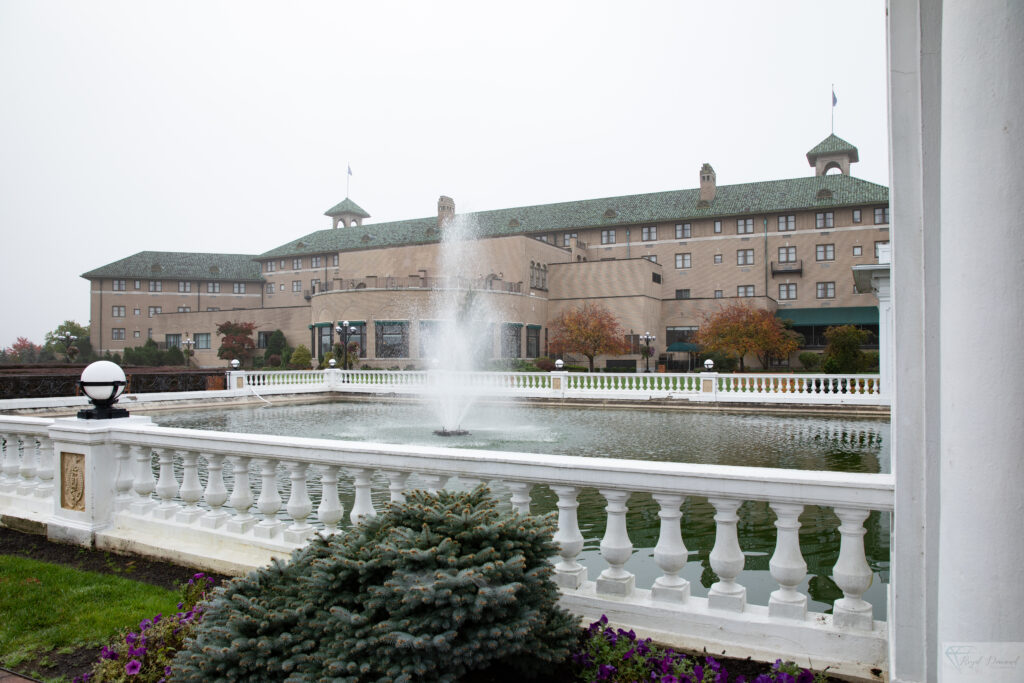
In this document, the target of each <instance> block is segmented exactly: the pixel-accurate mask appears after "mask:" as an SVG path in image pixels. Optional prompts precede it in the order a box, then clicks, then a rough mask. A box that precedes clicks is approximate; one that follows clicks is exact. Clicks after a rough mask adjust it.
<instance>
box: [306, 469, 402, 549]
mask: <svg viewBox="0 0 1024 683" xmlns="http://www.w3.org/2000/svg"><path fill="white" fill-rule="evenodd" d="M339 469H340V468H339V467H338V465H321V466H320V473H321V474H320V487H321V488H320V505H319V506H317V509H316V516H317V518H318V519H319V520H320V522H321V523H322V524H323V525H324V533H325V534H333V533H337V532H338V531H339V529H338V522H340V521H341V518H342V516H343V515H344V514H345V509H344V508H343V507H342V505H341V499H340V498H339V497H338V470H339ZM400 474H405V473H404V472H403V473H400ZM405 476H406V477H408V476H409V475H408V474H405ZM391 495H392V500H394V492H393V491H392V494H391Z"/></svg>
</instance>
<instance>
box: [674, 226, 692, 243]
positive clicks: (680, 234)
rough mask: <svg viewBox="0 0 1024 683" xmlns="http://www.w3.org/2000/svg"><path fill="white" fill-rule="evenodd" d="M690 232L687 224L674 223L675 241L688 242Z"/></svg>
mask: <svg viewBox="0 0 1024 683" xmlns="http://www.w3.org/2000/svg"><path fill="white" fill-rule="evenodd" d="M691 233H692V230H690V224H689V223H676V239H677V240H688V239H690V235H691Z"/></svg>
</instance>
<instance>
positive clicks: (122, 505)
mask: <svg viewBox="0 0 1024 683" xmlns="http://www.w3.org/2000/svg"><path fill="white" fill-rule="evenodd" d="M115 448H116V451H115V452H116V453H117V479H116V481H115V482H114V486H115V488H116V489H117V501H116V502H115V508H116V509H117V510H125V509H127V508H128V507H129V506H130V505H131V503H132V501H134V500H135V497H134V496H132V449H131V446H126V445H124V444H121V445H119V446H116V447H115Z"/></svg>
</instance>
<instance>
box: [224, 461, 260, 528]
mask: <svg viewBox="0 0 1024 683" xmlns="http://www.w3.org/2000/svg"><path fill="white" fill-rule="evenodd" d="M250 460H251V459H250V458H247V457H245V456H244V455H230V456H228V461H229V462H230V463H231V475H232V478H233V479H234V483H233V484H232V486H231V497H230V498H229V499H228V505H230V506H231V507H232V509H234V511H235V514H233V515H232V516H231V518H230V519H228V522H227V530H228V531H231V532H234V533H236V534H243V533H245V532H247V531H249V530H250V529H252V528H253V526H255V524H256V516H255V515H254V514H252V512H250V510H251V508H252V503H253V497H252V484H251V483H250V482H249V462H250Z"/></svg>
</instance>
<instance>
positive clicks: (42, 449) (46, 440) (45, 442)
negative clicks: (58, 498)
mask: <svg viewBox="0 0 1024 683" xmlns="http://www.w3.org/2000/svg"><path fill="white" fill-rule="evenodd" d="M38 474H39V486H37V487H36V491H35V494H36V495H37V496H39V497H40V498H49V497H50V496H52V495H53V442H52V441H51V440H50V437H48V436H40V437H39V472H38Z"/></svg>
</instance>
